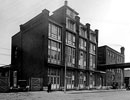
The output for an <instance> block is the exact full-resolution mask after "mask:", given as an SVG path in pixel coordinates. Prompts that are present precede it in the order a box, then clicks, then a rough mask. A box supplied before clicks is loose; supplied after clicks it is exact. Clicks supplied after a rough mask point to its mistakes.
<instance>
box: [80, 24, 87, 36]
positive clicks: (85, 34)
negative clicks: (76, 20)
mask: <svg viewBox="0 0 130 100" xmlns="http://www.w3.org/2000/svg"><path fill="white" fill-rule="evenodd" d="M79 35H80V36H82V37H84V38H87V31H86V30H85V29H84V28H83V27H82V26H80V27H79Z"/></svg>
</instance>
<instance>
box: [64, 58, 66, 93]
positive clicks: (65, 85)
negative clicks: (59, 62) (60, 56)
mask: <svg viewBox="0 0 130 100" xmlns="http://www.w3.org/2000/svg"><path fill="white" fill-rule="evenodd" d="M64 93H66V56H65V77H64Z"/></svg>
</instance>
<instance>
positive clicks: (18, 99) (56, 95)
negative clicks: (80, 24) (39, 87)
mask: <svg viewBox="0 0 130 100" xmlns="http://www.w3.org/2000/svg"><path fill="white" fill-rule="evenodd" d="M0 100H130V91H126V90H114V91H109V90H108V91H67V92H66V94H65V93H64V92H61V91H55V92H51V93H47V92H46V91H39V92H19V93H0Z"/></svg>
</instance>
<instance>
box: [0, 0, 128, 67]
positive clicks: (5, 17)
mask: <svg viewBox="0 0 130 100" xmlns="http://www.w3.org/2000/svg"><path fill="white" fill-rule="evenodd" d="M63 5H64V0H0V66H2V65H7V64H10V63H11V37H12V36H13V35H14V34H16V33H17V32H19V30H20V28H19V25H21V24H24V23H25V22H27V21H28V20H30V19H31V18H33V17H35V16H36V15H38V14H39V13H41V12H42V10H43V9H48V10H49V11H50V15H51V14H52V12H53V11H55V10H56V9H57V8H59V7H61V6H63ZM129 5H130V0H68V6H70V7H71V8H73V9H74V10H75V11H77V12H78V13H79V16H80V21H81V23H82V24H86V23H90V24H91V29H92V30H95V29H98V30H99V46H103V45H108V46H110V47H111V48H113V49H115V50H117V51H118V52H120V48H121V47H122V46H123V47H125V62H130V52H129V51H130V46H129V43H130V38H129V36H130V35H129V34H130V13H129V10H130V6H129Z"/></svg>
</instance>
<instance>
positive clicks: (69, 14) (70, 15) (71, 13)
mask: <svg viewBox="0 0 130 100" xmlns="http://www.w3.org/2000/svg"><path fill="white" fill-rule="evenodd" d="M66 14H67V15H68V16H69V17H71V18H73V19H75V16H76V14H75V13H74V12H73V11H71V10H70V9H67V10H66Z"/></svg>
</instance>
